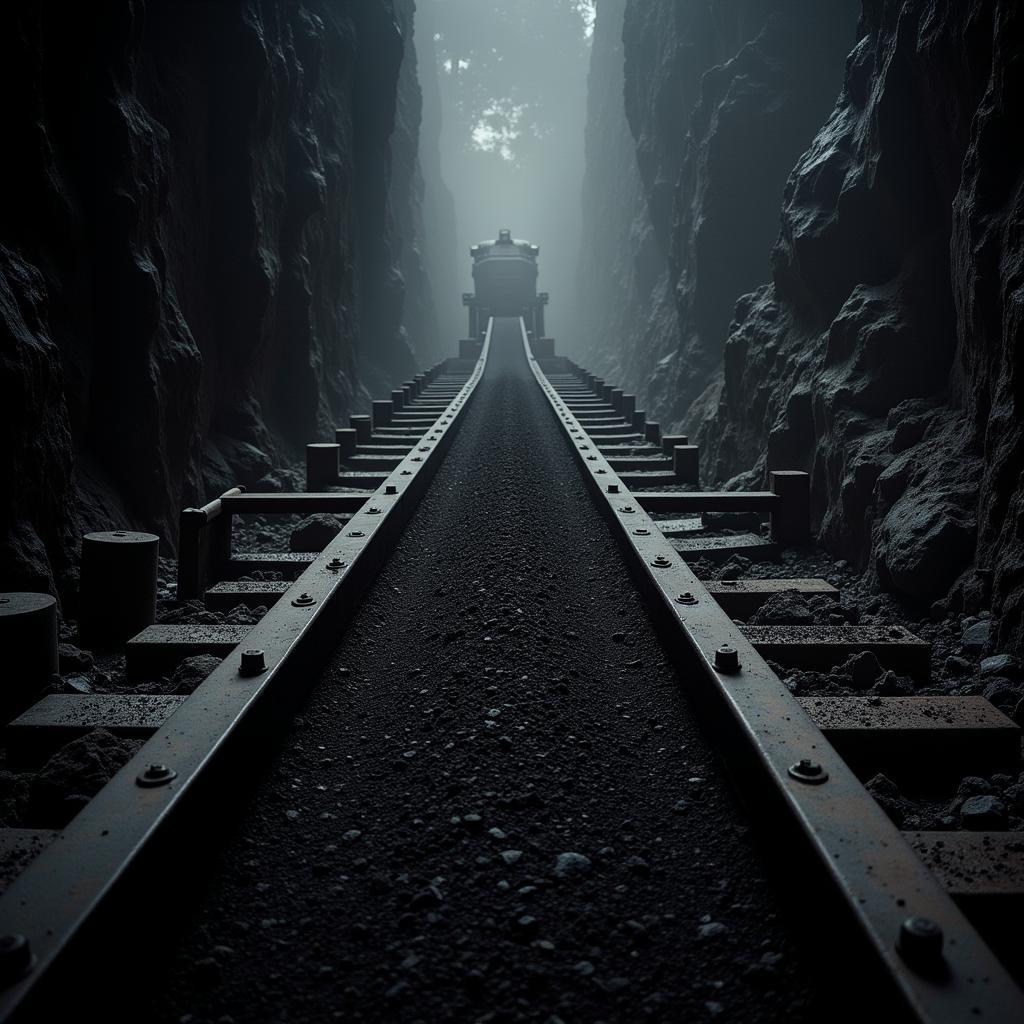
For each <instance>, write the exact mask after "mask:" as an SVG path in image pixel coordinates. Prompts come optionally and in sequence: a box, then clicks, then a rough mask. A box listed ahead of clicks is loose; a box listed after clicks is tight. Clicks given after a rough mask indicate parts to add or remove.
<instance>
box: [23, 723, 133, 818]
mask: <svg viewBox="0 0 1024 1024" xmlns="http://www.w3.org/2000/svg"><path fill="white" fill-rule="evenodd" d="M137 747H138V743H137V742H132V741H131V740H126V739H121V738H119V737H117V736H115V735H114V734H113V733H110V732H107V730H106V729H93V730H92V732H88V733H86V734H85V735H84V736H79V737H78V739H74V740H72V741H71V742H70V743H68V744H66V745H65V746H63V747H61V748H60V750H58V751H57V753H55V754H54V755H53V756H52V757H51V758H50V760H49V761H47V762H46V764H44V765H43V767H42V768H41V769H40V771H39V774H38V775H36V777H35V778H34V779H33V780H32V782H31V789H30V792H31V803H32V816H33V819H34V820H35V821H37V822H38V823H39V824H40V825H43V826H46V827H49V828H61V827H63V826H64V825H66V824H67V822H68V821H69V820H70V819H71V818H72V817H73V816H74V815H75V813H76V812H77V811H78V810H79V809H80V808H81V807H82V806H83V805H84V804H86V803H88V801H89V799H90V797H93V796H95V795H96V794H97V793H98V792H99V791H100V789H102V788H103V786H105V785H106V784H107V783H108V782H109V781H110V780H111V779H112V778H113V777H114V775H115V773H116V772H118V771H119V770H120V769H121V768H122V767H123V766H124V765H125V764H126V763H127V761H128V760H129V759H130V758H131V756H132V755H133V754H134V753H135V750H136V748H137Z"/></svg>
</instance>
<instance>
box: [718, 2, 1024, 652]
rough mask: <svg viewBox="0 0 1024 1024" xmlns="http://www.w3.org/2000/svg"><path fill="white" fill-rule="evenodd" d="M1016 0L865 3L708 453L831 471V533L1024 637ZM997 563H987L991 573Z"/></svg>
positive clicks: (925, 597) (787, 212) (744, 323)
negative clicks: (838, 93) (838, 92)
mask: <svg viewBox="0 0 1024 1024" xmlns="http://www.w3.org/2000/svg"><path fill="white" fill-rule="evenodd" d="M1022 28H1024V22H1022V17H1021V12H1020V8H1019V6H1018V5H1017V4H1014V3H998V2H977V3H970V4H939V3H935V2H929V0H917V2H911V3H901V4H897V3H877V4H870V5H865V9H864V13H863V17H862V19H861V24H860V33H859V35H860V39H859V42H858V43H857V46H856V48H855V49H854V51H853V53H852V54H851V56H850V59H849V61H848V63H847V69H846V79H845V83H844V86H843V90H842V94H841V96H840V98H839V102H838V104H837V106H836V108H835V110H834V112H833V114H832V115H831V117H830V118H829V119H828V120H827V121H826V123H825V124H824V125H823V126H822V128H821V130H820V131H819V133H818V135H817V137H816V138H815V140H814V142H813V143H812V145H811V147H810V148H809V149H808V151H807V152H806V153H805V154H804V155H803V156H802V157H801V158H800V160H799V161H798V163H797V165H796V167H795V168H794V170H793V173H792V175H791V177H790V179H789V182H788V184H787V186H786V195H785V200H784V203H783V215H782V231H781V234H780V237H779V239H778V242H777V244H776V246H775V248H774V249H773V251H772V281H771V283H770V284H768V285H765V286H763V287H762V288H760V289H758V290H757V291H756V292H754V293H752V294H750V295H747V296H744V297H743V298H742V299H741V300H740V302H739V303H738V305H737V308H736V322H735V323H734V325H733V327H732V330H731V334H730V337H729V341H728V344H727V348H726V355H725V386H724V390H723V392H722V395H721V404H719V405H718V406H717V407H716V408H713V409H712V408H709V409H708V415H707V419H706V420H705V421H704V423H703V425H702V427H701V429H700V437H701V439H702V441H703V442H704V443H705V444H706V446H707V448H708V451H709V453H710V454H711V455H712V460H711V465H710V468H711V471H712V473H713V474H714V475H716V476H719V477H728V476H731V475H732V474H734V473H737V472H740V471H741V470H744V469H748V468H749V467H750V466H752V465H753V466H755V467H756V469H755V471H754V473H753V474H748V478H749V479H753V478H757V477H758V476H760V475H761V473H762V471H763V470H765V469H772V468H782V466H783V465H785V466H786V467H790V468H805V469H808V470H809V471H810V472H811V473H812V495H813V501H814V511H815V514H816V518H817V521H818V522H819V523H820V528H821V537H822V540H823V541H824V542H825V543H826V544H827V545H828V546H829V547H830V548H831V549H832V550H833V551H835V552H836V553H837V554H841V555H843V556H844V557H846V558H848V559H849V560H851V561H852V562H854V563H855V564H858V565H861V566H863V567H865V568H867V569H869V570H871V571H873V572H875V573H877V576H878V578H879V580H880V582H881V583H882V585H883V586H885V587H887V588H890V589H892V590H894V591H896V592H899V593H903V594H905V595H908V596H910V597H911V598H914V599H917V600H919V601H921V602H925V603H927V602H930V601H934V600H935V599H937V598H943V597H945V595H946V592H947V591H948V590H950V588H952V591H951V594H950V598H949V603H950V604H951V605H952V607H953V608H954V610H958V609H960V608H966V609H967V610H969V611H975V610H978V609H979V608H983V607H984V608H987V607H989V606H990V604H991V609H992V611H993V621H994V623H995V627H996V628H995V631H994V634H993V643H995V644H998V645H999V646H1000V647H1004V648H1005V647H1011V646H1012V647H1020V646H1021V643H1022V639H1024V635H1022V622H1021V618H1022V617H1021V610H1022V608H1021V606H1022V601H1024V571H1022V570H1024V560H1022V557H1021V555H1022V547H1021V544H1022V540H1024V536H1022V531H1021V518H1020V512H1021V502H1022V499H1024V491H1022V488H1021V480H1020V471H1021V467H1022V465H1024V463H1022V461H1021V460H1022V455H1024V450H1022V431H1021V417H1020V410H1019V409H1018V408H1017V406H1016V400H1017V396H1018V395H1019V394H1020V388H1021V384H1022V378H1021V371H1020V367H1019V360H1018V357H1017V353H1018V351H1019V339H1020V327H1021V322H1020V308H1021V300H1020V284H1021V267H1022V242H1021V235H1020V222H1021V221H1020V218H1021V210H1022V206H1021V185H1022V161H1021V154H1022V145H1021V142H1020V140H1019V138H1018V135H1019V132H1018V131H1017V128H1016V123H1017V119H1018V117H1019V114H1020V110H1021V106H1020V104H1021V98H1022V93H1021V81H1022V79H1021V70H1020V56H1019V54H1020V46H1021V42H1022V40H1024V32H1022ZM978 570H980V571H978Z"/></svg>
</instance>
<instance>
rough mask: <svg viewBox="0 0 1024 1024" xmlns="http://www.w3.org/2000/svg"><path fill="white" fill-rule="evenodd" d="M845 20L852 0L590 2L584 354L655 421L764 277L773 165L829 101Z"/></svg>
mask: <svg viewBox="0 0 1024 1024" xmlns="http://www.w3.org/2000/svg"><path fill="white" fill-rule="evenodd" d="M855 24H856V5H855V4H854V3H853V2H852V0H844V2H843V3H839V4H825V5H823V4H817V3H810V2H798V3H793V2H786V0H775V2H772V0H743V2H734V3H725V4H714V5H712V4H704V3H697V2H686V3H643V2H638V0H630V2H628V3H627V2H622V0H618V2H614V0H613V2H611V3H604V4H602V5H601V8H600V11H599V15H598V21H597V32H596V35H595V40H594V51H593V58H592V60H593V64H592V70H591V93H590V112H589V120H590V125H589V127H588V132H589V134H588V171H587V180H586V195H585V208H586V209H588V210H591V209H592V210H594V211H595V214H596V216H595V218H594V221H588V224H587V232H588V237H587V239H586V241H585V244H584V252H588V251H589V252H590V253H591V254H592V255H591V257H590V259H589V262H588V263H586V264H585V265H584V268H583V275H582V277H581V289H580V291H581V296H582V298H581V301H580V303H579V305H580V308H581V310H584V313H583V316H584V317H585V318H586V323H585V330H584V332H583V337H584V338H585V339H587V340H588V342H589V344H590V351H589V352H587V351H584V354H585V355H588V356H591V357H596V360H597V365H598V366H599V367H600V368H601V370H602V372H607V373H609V374H616V376H619V377H620V378H621V379H622V380H623V381H624V386H626V387H628V388H630V389H634V390H636V391H637V393H638V397H639V401H640V404H641V405H643V406H645V407H646V409H647V410H648V412H650V413H651V414H652V415H654V416H656V417H658V418H660V419H661V420H662V421H663V422H664V424H665V425H666V426H672V427H675V426H678V425H679V423H680V421H681V420H682V419H683V416H684V414H685V413H686V411H687V409H688V407H689V406H690V404H691V403H692V402H693V401H694V399H695V398H696V397H697V396H698V395H700V394H701V392H702V391H703V390H704V388H705V387H706V385H707V381H708V377H709V374H711V373H712V372H713V371H714V370H715V369H716V368H717V366H718V365H719V363H720V360H721V355H722V348H723V345H724V341H725V337H726V333H727V330H728V325H729V321H730V318H731V314H732V309H733V306H734V305H735V302H736V298H737V297H738V296H739V295H741V294H742V293H743V292H745V291H748V290H749V289H750V288H753V287H755V286H756V285H757V284H758V283H759V282H760V281H761V280H763V278H764V274H765V266H766V256H767V253H768V250H769V248H770V246H771V243H772V241H773V240H774V239H775V237H776V235H777V232H778V203H779V200H780V198H781V195H782V189H783V185H784V182H785V180H786V176H787V174H788V173H789V170H790V169H791V167H792V165H793V162H794V161H795V160H796V158H797V157H798V156H799V154H800V153H801V152H802V150H803V149H804V148H805V147H806V146H807V144H808V142H809V141H810V140H811V138H813V135H814V132H815V130H816V129H817V127H818V126H819V125H820V123H821V120H822V119H823V118H824V116H825V115H826V114H827V112H828V110H829V108H830V107H831V105H832V103H833V100H834V95H835V92H836V90H837V89H838V87H839V83H840V80H841V78H840V76H841V67H842V61H843V58H844V57H845V55H846V53H847V51H848V50H849V48H850V45H851V44H852V42H853V39H854V27H855ZM620 38H621V50H620V49H619V47H618V45H617V44H618V40H619V39H620ZM623 61H624V75H623V70H622V69H623ZM620 83H621V84H620ZM623 103H624V110H625V114H626V118H625V119H624V118H623V117H622V115H621V114H619V113H618V112H617V111H616V105H618V107H619V109H620V110H621V109H622V107H623ZM630 135H631V136H632V138H633V139H635V161H634V158H633V154H632V152H631V151H632V150H633V149H634V147H631V146H630V145H629V142H628V139H629V137H630ZM613 147H615V148H618V150H619V152H618V153H617V154H616V152H615V149H614V148H613ZM606 211H607V213H606ZM609 220H610V223H608V221H609ZM609 253H614V256H611V257H609V255H608V254H609ZM602 260H603V261H604V262H603V265H602V262H601V261H602ZM586 311H589V316H588V313H587V312H586ZM624 339H625V342H626V344H625V346H624V345H623V340H624ZM622 348H625V349H626V352H627V354H626V355H624V356H623V357H621V358H620V359H616V358H615V355H614V354H615V353H616V352H618V351H620V350H621V349H622ZM617 371H618V372H617Z"/></svg>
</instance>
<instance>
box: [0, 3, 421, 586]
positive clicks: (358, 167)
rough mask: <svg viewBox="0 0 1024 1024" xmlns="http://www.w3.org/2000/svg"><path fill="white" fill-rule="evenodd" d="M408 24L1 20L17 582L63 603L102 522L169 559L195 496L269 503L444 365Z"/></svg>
mask: <svg viewBox="0 0 1024 1024" xmlns="http://www.w3.org/2000/svg"><path fill="white" fill-rule="evenodd" d="M412 18H413V0H301V2H285V0H248V2H239V3H225V4H220V3H216V4H211V3H204V2H182V0H174V2H171V0H149V2H148V3H139V2H133V3H130V2H118V3H111V4H102V5H99V7H94V6H92V5H85V6H77V7H76V6H74V5H70V6H69V5H64V4H52V3H50V4H39V5H23V6H22V7H21V8H20V9H19V12H18V13H14V12H9V13H8V14H7V16H6V19H5V26H4V28H5V31H4V33H3V43H2V47H3V61H2V65H3V72H2V74H3V75H4V86H5V95H6V96H7V97H8V103H7V106H6V110H7V117H6V118H5V149H6V152H7V154H8V157H9V158H8V160H7V161H6V164H7V170H8V175H9V177H8V184H7V186H6V187H5V192H4V196H3V201H2V204H0V217H2V221H0V358H2V364H0V391H2V394H0V416H2V418H3V420H2V425H3V436H4V444H3V446H2V452H3V456H2V458H3V464H2V465H0V472H2V474H3V477H2V478H3V479H4V480H5V481H8V482H12V483H13V486H11V487H10V488H9V490H7V492H6V494H5V496H4V498H3V500H2V502H0V517H2V518H0V531H2V536H3V540H2V542H0V579H2V589H17V588H31V589H35V588H39V587H46V586H48V585H49V580H50V578H51V575H53V574H56V575H57V576H58V577H60V575H61V574H62V573H63V572H64V571H65V570H67V569H68V568H69V567H70V566H72V565H73V563H74V561H75V557H76V546H77V537H78V534H79V533H80V532H81V531H82V530H83V529H87V528H91V529H103V528H109V527H112V526H115V525H118V526H124V525H130V526H135V527H139V528H143V529H150V530H153V531H154V532H156V533H159V534H160V535H161V537H163V538H164V539H165V541H166V546H167V549H168V550H172V549H173V544H174V536H175V531H176V520H177V513H178V510H179V509H180V508H181V507H182V506H183V505H186V504H190V503H195V502H200V501H203V500H206V499H207V498H208V497H209V496H210V495H211V494H213V493H215V492H217V491H218V490H219V489H221V488H222V487H225V486H229V485H230V484H232V483H242V484H246V485H249V486H252V485H255V484H257V482H260V481H262V486H274V485H275V482H276V481H279V480H280V471H279V470H278V469H276V468H275V466H277V465H279V464H280V461H281V457H282V455H283V454H285V453H287V452H288V451H289V450H292V449H297V447H298V446H299V445H301V444H302V443H303V442H305V441H308V440H311V439H314V438H315V437H317V436H320V437H323V438H326V437H327V436H329V435H328V431H329V429H330V428H331V427H332V426H333V424H334V423H335V422H337V421H339V420H341V419H342V418H343V417H344V416H345V415H347V413H348V412H349V411H350V410H351V411H354V410H355V409H356V408H358V407H360V405H361V403H363V402H365V390H364V384H367V385H369V384H374V383H376V382H377V381H390V380H392V379H394V378H395V377H401V376H404V375H406V374H407V373H410V372H412V371H413V369H414V367H415V365H416V358H415V356H414V355H413V349H415V350H416V351H417V353H419V354H422V355H423V357H424V358H429V357H430V356H431V355H433V354H434V352H435V350H436V329H435V328H434V327H433V325H432V323H430V322H429V321H430V319H431V316H432V306H431V299H430V292H429V286H428V283H427V281H426V278H425V275H424V274H423V273H422V266H421V264H420V263H419V262H418V261H417V258H416V250H417V243H416V241H415V238H414V236H415V233H416V231H417V230H418V229H419V227H420V215H419V208H418V192H419V184H418V181H419V177H418V176H419V171H418V166H417V158H416V145H417V139H418V130H419V126H418V117H419V89H418V85H417V83H416V73H415V63H414V59H413V58H412V55H411V52H410V48H411V38H412ZM407 54H408V55H409V59H407V60H405V62H404V63H403V58H404V57H406V55H407ZM392 147H393V148H392ZM393 159H394V165H395V173H394V176H392V160H393ZM405 281H408V282H409V292H410V297H411V301H410V317H412V318H413V319H411V320H409V321H408V322H409V323H413V324H415V325H416V326H415V329H414V330H410V329H409V328H408V327H406V326H405V325H404V323H403V295H404V291H405V284H404V282H405Z"/></svg>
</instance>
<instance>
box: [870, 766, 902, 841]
mask: <svg viewBox="0 0 1024 1024" xmlns="http://www.w3.org/2000/svg"><path fill="white" fill-rule="evenodd" d="M864 788H865V789H866V790H867V791H868V792H869V793H870V794H871V795H872V796H873V797H874V798H875V800H876V801H877V802H878V805H879V806H880V807H881V808H882V810H883V811H885V813H886V814H887V815H888V816H889V818H890V819H891V821H892V822H893V824H894V825H896V827H897V828H899V827H900V826H901V825H902V824H903V819H904V818H906V816H907V803H906V800H905V799H904V797H903V794H902V793H901V792H900V790H899V787H898V786H897V785H896V783H895V782H893V781H892V779H890V778H889V777H888V776H887V775H881V774H879V775H876V776H874V777H873V778H872V779H869V780H868V783H867V785H866V786H865V787H864Z"/></svg>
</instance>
